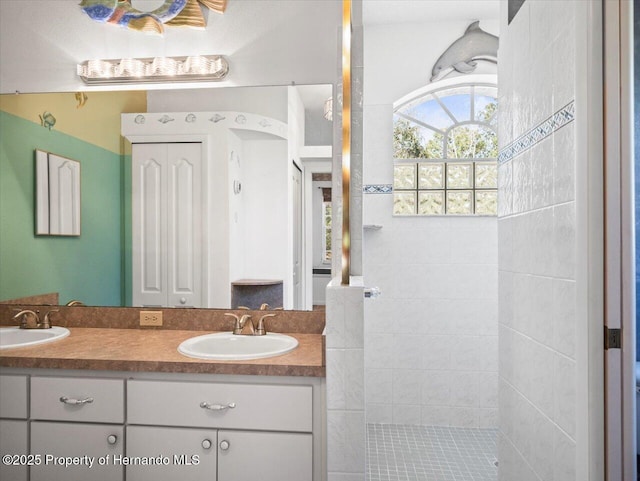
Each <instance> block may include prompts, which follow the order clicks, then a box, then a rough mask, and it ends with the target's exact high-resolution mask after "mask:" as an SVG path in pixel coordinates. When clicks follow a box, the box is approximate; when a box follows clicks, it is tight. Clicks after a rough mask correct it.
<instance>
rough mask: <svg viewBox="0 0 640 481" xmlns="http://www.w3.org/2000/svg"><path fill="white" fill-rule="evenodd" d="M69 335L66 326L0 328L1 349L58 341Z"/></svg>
mask: <svg viewBox="0 0 640 481" xmlns="http://www.w3.org/2000/svg"><path fill="white" fill-rule="evenodd" d="M68 335H69V329H67V328H66V327H52V328H51V329H20V328H19V327H3V328H0V349H10V348H12V347H27V346H35V345H37V344H44V343H45V342H52V341H57V340H58V339H62V338H64V337H67V336H68Z"/></svg>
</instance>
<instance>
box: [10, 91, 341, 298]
mask: <svg viewBox="0 0 640 481" xmlns="http://www.w3.org/2000/svg"><path fill="white" fill-rule="evenodd" d="M331 95H332V86H331V85H321V86H311V85H310V86H295V87H291V86H289V87H237V88H214V89H196V90H171V91H161V90H154V91H148V92H144V91H114V92H87V100H86V102H85V104H84V106H83V107H82V108H77V101H76V99H75V94H74V93H56V94H21V95H2V96H0V130H2V132H3V136H2V139H1V142H2V149H0V223H1V225H0V264H1V265H2V269H0V300H3V299H15V298H19V297H26V296H31V295H37V294H40V293H44V292H58V293H59V294H60V303H62V304H64V303H66V302H68V301H69V300H71V299H79V300H81V301H82V302H84V303H85V304H87V305H99V306H122V305H132V245H133V240H132V193H131V186H132V153H131V152H132V149H131V144H130V143H129V142H128V141H127V140H126V139H125V138H123V137H122V136H121V135H120V131H121V115H122V114H123V113H136V114H138V113H142V114H144V113H171V112H183V113H194V114H197V112H202V111H207V112H217V111H231V110H232V111H239V112H247V113H250V114H257V115H261V116H264V117H268V118H271V119H275V120H277V121H279V122H282V123H284V124H286V128H287V140H286V141H285V142H284V147H278V146H276V145H275V143H274V144H273V148H272V149H271V150H270V151H269V152H270V153H269V156H268V157H269V160H270V162H275V163H279V165H282V166H285V165H286V166H287V167H286V169H284V168H283V169H281V171H282V172H283V173H284V172H290V173H291V172H292V169H293V166H294V165H295V166H296V167H297V168H299V169H300V171H301V174H302V175H301V176H300V179H301V180H300V181H301V191H302V193H301V197H300V198H299V202H300V207H301V209H300V211H301V213H300V215H298V216H297V217H296V218H298V219H301V222H302V224H301V225H299V226H298V227H297V228H296V227H294V213H295V212H298V211H297V210H296V209H294V206H293V204H292V202H293V192H294V191H293V189H291V184H292V183H294V182H295V180H294V179H293V178H284V177H283V178H282V179H279V180H278V182H271V181H266V180H265V179H267V177H264V176H262V177H261V176H260V174H259V172H260V169H264V168H267V165H266V164H260V160H261V158H264V159H266V158H267V157H266V156H265V155H264V154H266V153H267V150H265V149H266V148H267V147H269V146H270V145H271V144H269V142H274V141H273V140H267V139H264V138H262V139H251V138H242V134H238V133H237V132H235V133H234V135H235V136H236V137H237V138H238V139H240V141H239V142H236V144H237V145H239V148H241V149H242V152H241V153H242V156H241V157H240V160H239V162H243V159H244V161H245V166H244V167H245V170H244V174H242V175H244V177H243V178H235V177H233V176H232V175H231V174H230V173H233V172H235V173H236V174H237V175H241V172H242V171H241V170H239V169H235V170H234V169H233V165H232V164H233V162H236V163H238V156H237V153H238V151H239V150H238V148H234V149H231V150H233V151H234V152H235V153H234V155H235V157H232V156H231V155H229V156H228V157H226V159H225V164H226V170H227V173H226V174H224V172H222V171H221V170H217V171H213V170H212V171H210V175H212V176H215V175H220V176H221V177H220V179H219V182H220V185H224V186H225V188H224V189H219V188H216V189H209V190H208V191H206V192H205V195H206V196H209V198H213V199H215V201H216V202H217V203H218V204H220V205H221V206H222V207H223V208H222V209H221V210H220V211H219V212H218V213H217V214H216V216H213V217H208V218H207V219H206V220H205V222H204V223H203V225H205V224H206V226H207V229H208V231H209V232H213V233H215V236H217V237H216V238H221V237H224V238H226V239H227V248H222V247H223V246H222V244H221V243H215V242H214V243H212V244H211V246H210V247H211V252H212V253H213V254H214V256H215V257H216V262H214V263H212V262H211V259H210V260H209V261H207V260H205V259H200V258H198V259H196V262H202V263H203V265H204V263H206V262H208V265H209V268H208V270H209V273H210V275H211V276H212V278H215V277H216V274H217V273H219V272H223V271H225V270H226V278H227V280H228V282H227V283H226V284H225V285H215V286H214V285H213V284H212V285H210V286H209V287H207V289H208V290H209V291H211V289H216V290H219V289H222V290H225V291H229V292H230V289H231V286H230V282H233V281H236V280H238V279H244V278H264V279H283V281H284V293H283V306H282V307H284V308H288V309H291V308H296V309H310V308H311V307H312V306H313V305H314V304H322V303H323V301H322V299H319V298H318V296H317V295H316V296H315V298H314V291H316V292H318V291H322V289H317V288H316V289H314V274H313V269H314V267H318V266H316V265H314V263H315V257H314V255H313V246H314V245H316V246H317V245H318V242H321V240H320V239H315V237H317V236H318V235H317V234H315V232H316V231H317V229H313V222H314V219H316V220H317V219H318V217H317V216H318V215H321V214H322V213H321V212H317V213H316V212H315V210H317V209H314V205H316V204H314V202H313V196H312V192H313V190H314V189H313V188H312V185H313V182H312V177H311V175H312V173H317V172H324V173H330V171H331V155H332V154H331V145H332V125H331V122H329V121H327V120H325V119H324V118H323V105H324V101H325V100H326V99H327V98H329V97H330V96H331ZM44 110H47V111H50V112H55V115H56V118H57V120H58V121H57V124H56V129H55V130H51V131H49V130H47V129H43V128H42V127H41V126H40V125H39V118H38V114H39V113H41V112H42V111H44ZM176 124H177V123H176V122H171V121H168V122H167V123H166V124H165V126H166V130H167V132H169V133H171V132H173V133H176V130H175V129H176V128H177V127H176ZM217 140H219V139H211V145H213V144H214V143H215V142H216V141H217ZM276 142H277V141H276ZM34 149H40V150H43V151H50V152H56V154H58V155H60V156H62V157H67V158H71V159H82V185H81V197H82V206H81V216H82V219H83V225H82V236H81V237H76V238H65V237H55V238H54V237H48V238H43V237H38V236H35V235H34V233H33V220H32V216H33V211H34V199H35V195H34V192H33V190H34V187H35V184H36V183H35V179H34V176H33V151H34ZM229 153H230V152H229ZM210 160H211V159H208V160H207V162H209V161H210ZM254 162H255V163H257V166H256V167H254V166H253V165H251V167H250V164H252V163H254ZM212 165H213V164H212ZM249 167H250V168H249ZM274 172H275V171H274V170H273V169H268V173H270V174H273V173H274ZM287 175H288V174H287ZM261 179H262V180H261ZM238 180H239V181H240V182H241V184H242V189H241V191H240V192H239V193H238V194H234V193H233V182H234V181H238ZM285 185H286V186H287V187H286V188H284V189H283V186H285ZM260 198H262V199H265V200H271V199H274V198H279V199H282V202H284V204H282V206H284V207H281V208H279V209H277V210H275V209H273V210H270V211H269V210H267V211H265V210H264V207H265V205H267V203H266V202H263V203H262V204H261V203H260V202H259V201H258V200H259V199H260ZM251 205H253V206H255V207H256V208H262V209H263V210H262V211H252V208H251ZM220 216H223V217H224V218H222V217H220ZM252 219H253V220H252ZM225 226H226V227H225ZM238 226H241V227H242V232H239V231H238V230H237V229H239V227H238ZM234 229H236V231H235V232H233V230H234ZM215 236H214V237H215ZM296 238H297V239H298V240H297V242H298V245H299V246H300V252H297V253H295V252H294V249H293V245H294V239H296ZM256 246H261V248H262V249H261V250H258V249H257V248H256ZM271 247H273V249H271ZM276 251H277V252H278V254H277V255H278V256H279V258H280V259H282V261H281V262H278V264H277V265H278V270H277V271H273V270H271V271H270V270H269V268H268V266H267V264H268V262H265V261H266V260H268V259H269V257H270V256H275V253H276ZM296 259H298V261H296ZM217 261H220V262H217ZM296 262H297V267H298V268H299V269H300V273H301V274H300V278H299V282H294V280H293V278H294V276H293V270H294V267H296ZM315 281H316V282H315V283H316V284H317V280H315ZM320 282H324V281H323V280H321V281H320ZM214 284H215V283H214ZM298 284H299V285H298ZM296 289H299V295H297V296H296V295H294V292H295V290H296ZM222 297H225V296H222ZM228 297H230V296H226V297H225V298H228ZM214 298H219V296H214V295H212V293H211V292H208V293H207V294H206V295H205V296H204V299H214ZM194 307H220V308H227V307H229V305H227V304H226V301H216V302H214V303H211V302H208V301H206V302H202V303H200V304H198V305H195V306H194ZM271 307H280V306H271Z"/></svg>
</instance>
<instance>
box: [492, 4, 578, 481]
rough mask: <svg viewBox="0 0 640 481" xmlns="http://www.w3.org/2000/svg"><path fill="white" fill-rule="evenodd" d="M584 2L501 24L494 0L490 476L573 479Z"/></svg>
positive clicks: (536, 10)
mask: <svg viewBox="0 0 640 481" xmlns="http://www.w3.org/2000/svg"><path fill="white" fill-rule="evenodd" d="M585 5H586V4H583V3H582V2H556V1H550V0H540V1H536V2H525V3H524V4H523V6H522V9H521V10H520V12H519V13H518V14H517V15H516V17H515V18H514V20H513V21H512V23H511V24H509V25H507V22H506V15H507V12H506V2H504V3H502V4H501V25H502V28H501V36H500V37H501V38H500V50H499V54H498V55H499V59H498V65H502V67H501V69H502V70H501V71H504V72H505V75H504V76H503V77H501V78H500V83H499V96H500V98H501V99H505V100H504V102H503V103H501V107H502V106H504V105H508V106H509V109H510V112H509V113H508V114H507V115H504V116H501V118H500V119H499V132H502V133H504V134H505V135H510V137H508V138H502V139H500V145H501V152H500V156H501V157H500V158H501V160H502V162H501V163H500V168H499V186H498V189H499V193H498V195H499V199H500V201H504V204H503V205H500V206H499V215H498V217H499V220H498V243H497V244H498V250H499V255H498V258H499V260H498V265H499V275H498V279H499V280H498V282H499V306H498V309H499V312H498V319H499V346H498V351H499V356H498V357H499V363H498V364H499V366H498V373H499V374H498V380H497V381H495V382H497V384H498V405H499V421H498V424H499V429H500V437H499V451H498V459H499V460H500V469H499V480H500V481H511V480H513V479H518V480H519V481H520V480H523V481H529V480H531V481H533V480H535V481H551V480H557V479H562V480H563V481H577V480H576V440H575V436H576V419H577V410H576V382H577V372H576V361H575V357H576V336H577V334H578V332H577V331H578V330H577V327H576V322H577V320H576V310H577V304H576V302H577V300H576V272H577V269H576V237H577V227H576V226H577V221H576V206H575V192H576V181H577V177H576V170H577V168H580V167H582V165H581V164H580V163H578V162H579V160H580V159H577V157H576V145H575V144H576V143H575V135H576V126H575V125H576V122H574V120H578V116H579V115H583V114H584V113H583V112H582V111H581V109H580V108H578V107H579V106H580V104H579V101H578V100H579V99H576V96H577V89H576V77H575V71H576V69H575V65H576V62H577V61H578V57H577V50H578V49H577V44H576V30H575V17H577V13H578V11H579V9H581V8H585ZM579 48H580V49H583V48H584V47H583V46H580V47H579ZM525 134H526V135H525ZM484 382H485V383H490V382H494V381H490V380H488V379H485V381H484ZM488 394H489V391H488V390H487V391H486V392H484V391H483V390H482V389H481V392H480V396H481V397H482V396H484V395H488ZM489 402H491V399H489Z"/></svg>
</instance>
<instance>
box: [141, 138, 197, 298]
mask: <svg viewBox="0 0 640 481" xmlns="http://www.w3.org/2000/svg"><path fill="white" fill-rule="evenodd" d="M202 149H203V146H202V143H200V142H175V143H144V144H142V143H134V144H133V145H132V174H131V182H132V188H131V205H132V241H133V249H132V271H133V282H132V284H133V293H132V296H133V297H132V300H133V305H134V306H141V307H160V306H172V307H203V290H204V288H205V287H206V286H203V280H202V265H203V262H202V249H203V244H204V237H203V236H204V235H205V234H206V233H205V232H204V231H203V228H202V226H203V225H205V222H204V218H203V217H204V216H203V214H204V213H203V212H202V210H203V207H202V206H203V205H204V202H203V197H202V191H203V182H204V178H203V175H202V173H203V171H202V162H203V160H202V159H203V153H202Z"/></svg>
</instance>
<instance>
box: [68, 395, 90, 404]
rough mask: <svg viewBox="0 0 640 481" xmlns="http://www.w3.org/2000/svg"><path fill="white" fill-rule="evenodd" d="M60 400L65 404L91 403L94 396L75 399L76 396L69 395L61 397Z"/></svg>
mask: <svg viewBox="0 0 640 481" xmlns="http://www.w3.org/2000/svg"><path fill="white" fill-rule="evenodd" d="M60 402H61V403H64V404H71V405H79V404H80V405H82V404H91V403H92V402H93V398H92V397H86V398H84V399H74V398H68V397H67V396H62V397H61V398H60Z"/></svg>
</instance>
